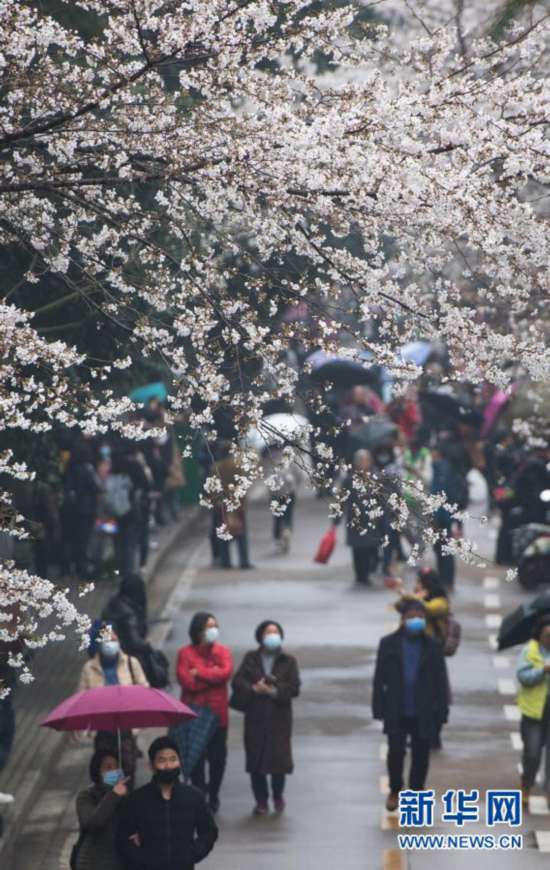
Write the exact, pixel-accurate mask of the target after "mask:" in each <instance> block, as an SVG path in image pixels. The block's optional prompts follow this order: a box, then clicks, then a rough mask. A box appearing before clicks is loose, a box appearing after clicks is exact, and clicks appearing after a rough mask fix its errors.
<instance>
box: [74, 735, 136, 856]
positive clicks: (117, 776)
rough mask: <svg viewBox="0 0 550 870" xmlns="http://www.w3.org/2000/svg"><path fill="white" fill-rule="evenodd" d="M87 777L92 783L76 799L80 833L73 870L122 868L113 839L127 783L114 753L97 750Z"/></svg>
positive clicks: (126, 792) (126, 791) (125, 794)
mask: <svg viewBox="0 0 550 870" xmlns="http://www.w3.org/2000/svg"><path fill="white" fill-rule="evenodd" d="M90 779H91V781H92V785H91V786H89V787H88V788H85V789H83V791H81V792H79V793H78V795H77V798H76V814H77V816H78V823H79V826H80V835H79V838H78V841H77V843H76V845H75V849H74V855H75V857H76V860H75V862H74V863H75V870H122V866H123V865H122V862H121V860H120V857H119V854H118V850H117V848H116V842H115V828H116V813H117V810H118V809H119V807H120V805H121V803H122V801H123V800H124V799H125V798H126V796H127V794H128V786H127V779H126V778H125V776H124V772H123V771H122V770H121V768H120V764H119V761H118V758H117V757H116V755H112V754H111V752H110V751H108V750H104V749H99V750H96V751H95V752H94V754H93V756H92V759H91V761H90Z"/></svg>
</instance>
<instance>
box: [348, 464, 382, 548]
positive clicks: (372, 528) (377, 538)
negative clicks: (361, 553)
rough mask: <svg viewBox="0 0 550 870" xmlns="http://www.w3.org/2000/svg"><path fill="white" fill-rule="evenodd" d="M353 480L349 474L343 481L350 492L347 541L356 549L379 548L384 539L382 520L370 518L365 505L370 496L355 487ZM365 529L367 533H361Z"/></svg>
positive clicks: (349, 545)
mask: <svg viewBox="0 0 550 870" xmlns="http://www.w3.org/2000/svg"><path fill="white" fill-rule="evenodd" d="M352 482H353V477H352V476H351V475H348V477H347V478H346V479H345V481H344V483H343V490H344V491H346V492H349V493H350V496H349V498H348V499H347V501H346V543H347V545H348V547H352V549H354V550H355V549H358V550H359V549H362V548H363V547H371V548H377V547H378V546H379V545H380V542H381V539H382V535H381V531H380V527H381V523H380V520H379V519H377V518H375V519H370V517H369V515H368V508H367V506H366V505H365V500H368V496H365V495H364V494H362V493H361V492H359V491H358V490H357V489H355V488H354V487H353V485H352ZM371 509H372V508H371ZM365 529H366V532H365V534H361V532H363V531H364V530H365Z"/></svg>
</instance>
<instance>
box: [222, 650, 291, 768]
mask: <svg viewBox="0 0 550 870" xmlns="http://www.w3.org/2000/svg"><path fill="white" fill-rule="evenodd" d="M271 676H272V677H273V679H274V681H275V685H276V687H277V694H276V696H275V697H273V698H271V697H269V696H268V695H257V694H256V693H255V692H253V691H252V686H253V685H254V683H257V682H258V680H261V679H262V677H265V671H264V667H263V663H262V654H261V651H260V650H259V649H258V650H253V651H251V652H248V653H247V654H246V655H245V657H244V659H243V661H242V664H241V666H240V668H239V670H238V671H237V673H236V674H235V676H234V678H233V683H232V686H233V691H234V692H235V694H236V695H237V696H238V697H239V699H240V700H241V701H242V702H244V704H245V706H246V711H245V718H244V745H245V750H246V770H247V772H248V773H264V774H268V773H270V774H286V773H292V770H293V768H294V764H293V761H292V748H291V742H290V741H291V735H292V698H297V697H298V695H299V693H300V677H299V674H298V666H297V664H296V659H295V658H294V657H293V656H289V655H287V654H286V653H284V652H281V653H280V654H279V655H278V656H277V658H276V659H275V662H274V664H273V671H272V674H271Z"/></svg>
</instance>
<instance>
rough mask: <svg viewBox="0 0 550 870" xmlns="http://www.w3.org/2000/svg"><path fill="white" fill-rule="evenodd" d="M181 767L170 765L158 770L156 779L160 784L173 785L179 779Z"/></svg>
mask: <svg viewBox="0 0 550 870" xmlns="http://www.w3.org/2000/svg"><path fill="white" fill-rule="evenodd" d="M180 773H181V767H168V768H166V769H165V770H156V771H155V779H156V781H157V782H158V783H160V785H172V784H173V783H174V782H176V780H178V779H179V775H180Z"/></svg>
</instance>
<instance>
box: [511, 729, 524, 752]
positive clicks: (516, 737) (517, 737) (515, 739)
mask: <svg viewBox="0 0 550 870" xmlns="http://www.w3.org/2000/svg"><path fill="white" fill-rule="evenodd" d="M510 741H511V743H512V749H515V750H516V752H521V751H522V749H523V740H522V739H521V734H520V733H519V731H512V732H511V733H510Z"/></svg>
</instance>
